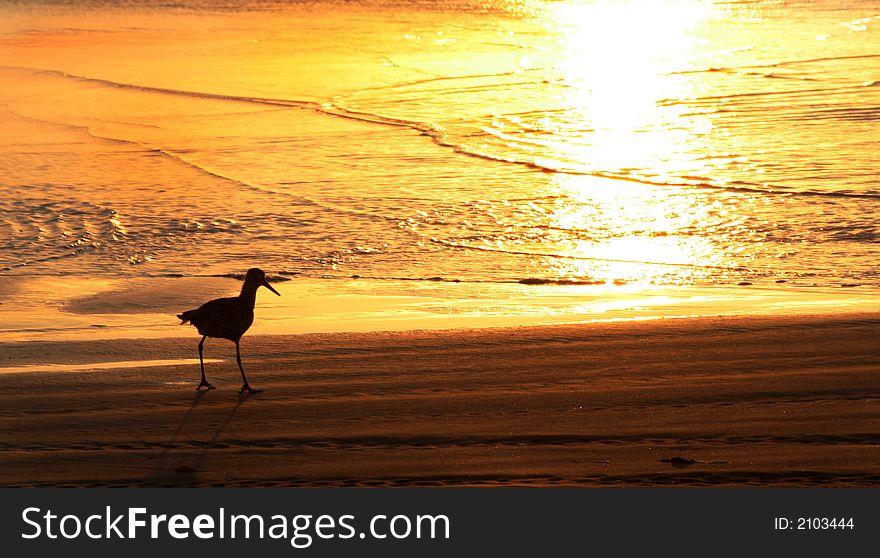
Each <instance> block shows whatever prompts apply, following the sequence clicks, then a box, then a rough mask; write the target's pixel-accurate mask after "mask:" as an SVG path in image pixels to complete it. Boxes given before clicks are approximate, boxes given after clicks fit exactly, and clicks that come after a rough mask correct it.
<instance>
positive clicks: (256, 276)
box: [244, 267, 281, 296]
mask: <svg viewBox="0 0 880 558" xmlns="http://www.w3.org/2000/svg"><path fill="white" fill-rule="evenodd" d="M244 282H245V283H251V282H253V283H257V284H258V285H262V286H264V287H266V288H267V289H269V290H270V291H272V292H273V293H275V294H277V295H278V296H281V293H279V292H278V291H276V290H275V289H273V288H272V285H270V284H269V281H267V280H266V273H265V272H264V271H263V270H262V269H260V268H258V267H252V268H250V269H249V270H248V272H247V275H245V277H244Z"/></svg>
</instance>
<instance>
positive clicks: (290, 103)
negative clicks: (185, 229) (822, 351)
mask: <svg viewBox="0 0 880 558" xmlns="http://www.w3.org/2000/svg"><path fill="white" fill-rule="evenodd" d="M874 57H880V54H876V55H861V56H852V57H837V58H834V57H829V58H823V59H813V61H815V60H822V61H824V60H835V59H845V58H874ZM807 61H810V60H804V61H788V62H780V63H776V64H774V65H780V64H793V63H795V62H807ZM0 69H6V70H14V71H29V72H36V73H44V74H48V75H53V76H58V77H62V78H65V79H72V80H77V81H85V82H88V83H94V84H98V85H103V86H106V87H113V88H117V89H129V90H134V91H141V92H146V93H155V94H162V95H175V96H184V97H192V98H198V99H206V100H215V101H226V102H238V103H251V104H261V105H269V106H274V107H285V108H294V109H300V110H309V111H312V112H316V113H320V114H325V115H328V116H334V117H339V118H348V119H352V120H357V121H359V122H366V123H372V124H378V125H385V126H395V127H400V128H407V129H411V130H414V131H417V132H420V133H421V134H422V135H423V136H425V137H428V138H430V139H431V141H433V142H434V143H435V144H436V145H438V146H440V147H444V148H447V149H450V150H452V151H453V152H455V153H458V154H460V155H464V156H468V157H474V158H478V159H481V160H487V161H493V162H498V163H505V164H513V165H518V166H524V167H527V168H531V169H534V170H538V171H541V172H549V173H559V174H569V175H580V176H593V177H597V178H606V179H611V180H623V181H627V182H635V183H640V184H647V185H652V186H664V187H676V188H682V187H690V188H710V189H719V190H729V191H739V192H750V193H756V194H761V195H785V196H811V197H812V196H822V197H825V196H827V197H839V198H859V199H880V192H850V191H819V190H798V191H792V190H785V189H780V188H773V187H772V186H769V185H765V184H759V183H750V182H744V181H735V182H727V183H713V182H711V181H710V180H708V179H702V178H698V179H697V180H692V179H687V180H683V181H681V182H671V181H661V180H651V179H649V178H646V177H642V176H633V175H632V174H627V173H620V172H612V171H595V170H589V169H579V168H575V167H574V166H572V165H566V164H565V162H564V161H559V160H548V159H544V160H528V159H522V158H518V157H517V156H515V155H507V154H502V153H492V152H488V151H486V150H479V149H477V148H475V147H474V146H470V145H467V144H463V143H459V142H457V141H454V140H452V139H450V137H449V135H448V134H447V132H446V131H445V130H444V129H443V128H442V127H441V126H439V125H437V124H433V123H430V122H420V121H417V120H408V119H403V118H395V117H390V116H385V115H382V114H377V113H372V112H367V111H361V110H356V109H354V108H351V107H347V106H345V105H344V104H343V103H342V102H340V101H339V99H340V98H341V97H337V98H336V99H337V100H336V101H324V102H317V101H306V100H297V99H282V98H268V97H248V96H237V95H227V94H217V93H205V92H199V91H189V90H181V89H172V88H162V87H152V86H144V85H137V84H130V83H123V82H116V81H111V80H106V79H102V78H94V77H86V76H79V75H76V74H70V73H68V72H63V71H59V70H50V69H41V68H27V67H18V66H0ZM505 75H506V74H505ZM467 77H472V76H467ZM442 79H447V78H444V77H437V78H429V79H426V80H417V81H415V82H410V83H420V82H430V81H437V80H442ZM448 79H456V78H455V77H449V78H448ZM861 87H862V85H858V86H846V87H838V88H811V89H801V90H795V91H760V92H749V93H738V94H731V95H714V96H706V97H697V98H693V99H664V100H660V101H658V102H657V104H658V106H669V105H674V104H682V103H691V104H693V103H696V104H700V103H708V102H710V101H718V100H721V99H731V98H739V97H744V98H748V97H764V96H773V95H776V96H790V95H796V96H797V95H805V94H827V93H828V92H830V91H842V90H856V89H858V88H861ZM876 110H877V109H876V108H873V107H872V108H870V109H869V110H868V112H863V113H861V114H865V115H869V116H870V119H876ZM842 114H843V113H842ZM862 119H865V118H862ZM81 128H83V129H86V130H88V132H89V133H90V134H91V135H93V136H94V137H96V138H100V139H107V140H110V141H123V142H129V143H135V144H138V145H141V146H142V147H145V148H149V149H153V150H155V151H156V152H158V153H162V154H164V155H167V156H169V157H174V158H175V159H177V160H179V161H181V162H183V163H185V164H187V165H190V166H192V167H194V168H197V169H199V170H200V171H202V172H205V173H207V174H210V175H212V176H214V177H217V178H221V179H226V180H231V181H234V182H237V183H239V184H241V185H244V186H247V187H249V188H252V189H256V190H260V191H264V192H271V193H275V194H285V195H289V196H291V197H295V198H297V199H302V200H303V201H307V202H309V203H311V204H314V205H319V206H321V207H324V208H326V209H331V210H334V211H344V212H346V213H351V212H352V211H350V210H346V209H341V208H338V207H332V206H329V205H325V204H322V203H320V202H317V201H315V200H310V199H308V198H304V197H302V196H297V195H295V194H291V193H288V192H283V191H279V190H274V189H269V188H262V187H258V186H255V185H252V184H248V183H246V182H243V181H240V180H237V179H235V178H230V177H228V176H224V175H223V174H221V173H217V172H215V171H212V170H209V169H207V168H206V167H204V166H202V165H198V164H196V163H193V162H192V161H188V160H187V159H185V158H184V157H183V156H181V155H179V154H177V153H174V152H173V151H168V150H164V149H161V148H157V147H152V146H147V145H144V144H141V143H139V142H135V141H132V140H120V139H117V138H102V137H101V136H98V135H95V134H94V133H93V132H92V131H91V130H89V129H88V128H87V127H84V126H82V127H81ZM365 215H368V216H370V217H374V218H375V217H376V215H374V214H369V213H368V214H365Z"/></svg>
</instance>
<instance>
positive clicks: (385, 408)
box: [0, 313, 880, 486]
mask: <svg viewBox="0 0 880 558" xmlns="http://www.w3.org/2000/svg"><path fill="white" fill-rule="evenodd" d="M185 333H192V334H193V335H192V336H190V337H185V338H184V337H181V338H170V339H167V338H166V339H149V340H147V339H141V340H96V341H58V342H48V341H35V342H17V343H14V342H10V343H0V368H2V370H0V390H2V392H3V394H4V397H3V398H2V399H0V479H2V481H0V483H2V485H4V486H35V485H49V486H155V485H159V486H213V485H218V486H352V485H354V486H416V485H418V486H421V485H429V486H447V485H466V486H472V485H493V486H494V485H528V486H558V485H562V486H576V485H586V486H594V485H619V486H642V485H700V486H702V485H722V486H727V485H733V486H741V485H757V486H769V485H791V486H865V485H878V484H880V374H878V371H880V344H878V343H877V339H878V334H880V314H878V313H870V314H849V315H835V316H802V317H723V318H693V319H690V318H689V319H668V320H655V321H647V322H626V323H612V324H609V323H595V324H587V325H564V326H539V327H529V328H504V329H481V330H452V331H411V332H387V333H355V334H338V333H337V334H312V335H297V336H274V335H273V336H269V335H255V336H251V337H245V340H244V342H243V352H244V360H245V366H246V369H247V371H248V376H249V378H248V379H249V380H250V382H251V385H253V386H254V387H257V388H263V389H264V390H265V391H264V392H263V393H259V394H256V395H251V396H249V397H245V396H239V394H238V389H239V387H240V385H241V381H240V376H239V374H238V370H237V369H236V366H235V360H234V356H235V350H234V345H233V344H232V343H229V342H226V341H220V340H213V341H212V340H209V342H208V343H207V348H206V356H207V357H210V358H214V359H222V360H223V361H222V362H211V363H209V364H208V377H209V379H210V380H211V381H212V382H214V383H215V385H217V387H218V389H217V390H215V391H211V392H204V391H203V392H196V391H195V390H194V387H195V385H196V384H197V383H198V366H197V364H195V363H194V361H193V360H191V359H193V358H197V356H198V354H197V351H196V344H197V342H198V338H197V337H196V336H195V334H194V333H195V332H194V331H192V332H191V331H189V330H181V335H183V334H185ZM184 359H186V360H184ZM131 361H148V362H144V363H143V366H138V365H137V363H132V362H131ZM155 361H160V362H155ZM123 362H125V363H127V365H126V366H125V367H117V366H116V365H114V364H112V363H123ZM96 363H103V365H102V366H95V367H90V366H85V365H91V364H96ZM49 364H54V365H61V366H47V365H49Z"/></svg>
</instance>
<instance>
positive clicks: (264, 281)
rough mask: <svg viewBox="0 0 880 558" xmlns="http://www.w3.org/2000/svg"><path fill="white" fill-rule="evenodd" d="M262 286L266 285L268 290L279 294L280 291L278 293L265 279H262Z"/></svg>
mask: <svg viewBox="0 0 880 558" xmlns="http://www.w3.org/2000/svg"><path fill="white" fill-rule="evenodd" d="M263 286H264V287H266V288H267V289H269V290H270V291H272V292H273V293H275V294H277V295H278V296H281V293H279V292H278V291H276V290H275V289H273V288H272V285H270V284H269V282H268V281H266V280H265V279H263Z"/></svg>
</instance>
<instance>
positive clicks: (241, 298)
mask: <svg viewBox="0 0 880 558" xmlns="http://www.w3.org/2000/svg"><path fill="white" fill-rule="evenodd" d="M261 286H264V287H266V288H268V289H269V290H270V291H272V292H273V293H275V294H276V295H278V296H281V295H280V294H279V293H278V291H276V290H275V289H273V288H272V286H271V285H269V283H268V281H266V274H265V273H263V271H262V270H260V269H257V268H252V269H249V270H248V272H247V275H246V276H245V278H244V285H242V287H241V293H240V294H239V295H238V296H234V297H230V298H218V299H215V300H211V301H208V302H206V303H204V304H202V305H201V306H199V307H198V308H196V309H195V310H187V311H186V312H183V313H181V314H178V315H177V317H178V318H180V320H181V322H180V323H181V324H185V323H187V322H189V323H191V324H192V325H194V326H195V327H196V329H197V330H198V331H199V333H200V334H201V335H202V340H201V341H200V342H199V364H200V365H201V369H202V382H201V383H200V384H199V386H198V387H197V388H196V389H201V388H202V387H206V388H208V389H214V386H212V385H211V384H209V383H208V380H207V378H206V377H205V362H204V358H203V352H204V344H205V338H206V337H216V338H220V339H229V340H230V341H232V342H234V343H235V356H236V359H237V361H238V368H239V370H241V379H242V380H243V381H244V385H243V386H242V387H241V391H242V392H245V391H247V392H256V391H259V390H255V389H253V388H251V387H250V386H249V385H248V381H247V378H246V377H245V375H244V368H243V367H242V365H241V349H240V347H239V344H240V341H241V337H242V335H244V334H245V332H246V331H247V330H248V329H250V327H251V324H253V323H254V305H255V304H256V300H257V289H259V288H260V287H261Z"/></svg>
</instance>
